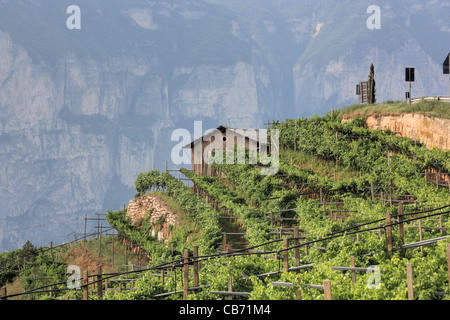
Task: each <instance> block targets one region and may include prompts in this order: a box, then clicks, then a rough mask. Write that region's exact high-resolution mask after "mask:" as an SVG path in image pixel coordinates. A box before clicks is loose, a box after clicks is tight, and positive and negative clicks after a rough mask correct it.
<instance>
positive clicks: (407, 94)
mask: <svg viewBox="0 0 450 320" xmlns="http://www.w3.org/2000/svg"><path fill="white" fill-rule="evenodd" d="M405 95H406V100H408V99H409V98H410V94H409V92H405Z"/></svg>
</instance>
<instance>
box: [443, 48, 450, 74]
mask: <svg viewBox="0 0 450 320" xmlns="http://www.w3.org/2000/svg"><path fill="white" fill-rule="evenodd" d="M449 58H450V53H449V54H448V56H447V59H445V61H444V74H449V70H448V68H449V67H448V64H449V60H450V59H449Z"/></svg>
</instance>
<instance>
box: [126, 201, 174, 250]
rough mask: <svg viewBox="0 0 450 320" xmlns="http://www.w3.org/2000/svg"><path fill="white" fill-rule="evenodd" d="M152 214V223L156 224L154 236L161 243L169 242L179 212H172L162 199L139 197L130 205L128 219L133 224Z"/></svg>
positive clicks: (153, 231)
mask: <svg viewBox="0 0 450 320" xmlns="http://www.w3.org/2000/svg"><path fill="white" fill-rule="evenodd" d="M148 214H150V223H151V224H154V225H155V226H154V228H153V230H152V236H157V238H158V240H160V241H168V240H169V239H170V237H171V235H172V234H171V231H170V229H171V228H170V226H174V225H175V224H176V223H177V221H178V218H179V215H178V213H177V212H175V211H174V210H172V208H170V207H169V206H168V205H167V204H166V203H165V202H164V201H163V200H162V199H161V198H159V197H157V196H153V195H149V196H143V197H138V198H136V199H134V200H131V201H130V202H129V204H128V209H127V214H126V215H127V217H130V218H131V221H132V222H133V223H136V222H137V225H138V226H139V221H142V220H143V219H144V217H145V216H146V215H148Z"/></svg>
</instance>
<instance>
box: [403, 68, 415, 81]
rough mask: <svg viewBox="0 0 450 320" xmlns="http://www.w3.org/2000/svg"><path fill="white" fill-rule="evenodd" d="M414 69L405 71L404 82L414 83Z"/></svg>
mask: <svg viewBox="0 0 450 320" xmlns="http://www.w3.org/2000/svg"><path fill="white" fill-rule="evenodd" d="M414 71H415V70H414V68H406V69H405V81H408V82H414Z"/></svg>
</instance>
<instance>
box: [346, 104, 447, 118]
mask: <svg viewBox="0 0 450 320" xmlns="http://www.w3.org/2000/svg"><path fill="white" fill-rule="evenodd" d="M402 113H416V114H423V115H427V116H429V117H436V118H442V119H450V104H449V103H445V102H439V101H422V102H420V103H417V104H412V105H409V104H407V103H406V102H404V101H387V102H385V103H380V104H373V105H367V104H355V105H352V106H348V107H346V108H343V109H342V110H340V114H341V115H342V116H344V117H351V116H359V115H364V114H366V115H371V114H402Z"/></svg>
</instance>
